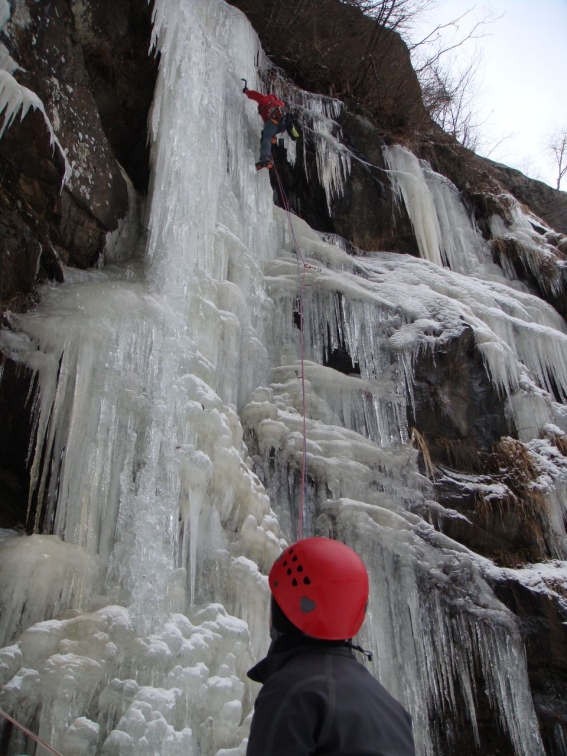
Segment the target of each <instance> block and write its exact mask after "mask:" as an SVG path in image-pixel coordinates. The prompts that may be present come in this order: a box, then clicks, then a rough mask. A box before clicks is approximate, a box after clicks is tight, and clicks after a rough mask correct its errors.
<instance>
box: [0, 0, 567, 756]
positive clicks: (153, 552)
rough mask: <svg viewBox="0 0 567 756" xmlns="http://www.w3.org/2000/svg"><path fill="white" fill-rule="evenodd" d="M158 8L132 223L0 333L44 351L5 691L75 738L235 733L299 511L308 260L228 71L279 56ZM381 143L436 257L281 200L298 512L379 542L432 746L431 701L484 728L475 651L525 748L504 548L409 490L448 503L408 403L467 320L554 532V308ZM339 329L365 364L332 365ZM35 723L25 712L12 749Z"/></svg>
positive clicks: (297, 421)
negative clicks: (490, 545)
mask: <svg viewBox="0 0 567 756" xmlns="http://www.w3.org/2000/svg"><path fill="white" fill-rule="evenodd" d="M155 15H156V18H155V30H154V43H155V46H156V48H157V49H158V50H159V51H160V53H161V63H160V73H159V79H158V85H157V90H156V94H155V100H154V104H153V109H152V113H151V137H152V165H153V176H152V183H151V193H150V198H149V201H148V208H147V223H146V225H147V241H146V243H145V245H144V247H143V249H139V250H137V251H136V250H133V249H129V248H127V247H125V245H126V244H127V243H131V242H130V241H129V239H131V237H129V236H128V235H127V233H126V232H125V233H124V236H123V237H122V241H121V240H120V239H113V240H112V247H111V248H109V252H108V254H107V263H108V264H107V265H106V267H104V268H103V269H97V270H90V271H87V272H79V271H75V270H71V269H68V270H67V271H66V281H65V283H63V284H61V285H46V286H45V287H44V288H43V290H42V296H41V304H40V305H39V306H38V308H37V309H36V310H34V311H33V312H30V313H29V314H26V315H21V316H12V330H10V331H2V332H0V341H1V346H2V348H3V349H4V350H5V351H7V352H8V353H9V354H10V355H11V357H12V358H13V359H15V360H17V361H19V362H21V363H24V364H26V365H28V366H29V367H31V368H32V369H33V370H34V371H35V373H36V375H37V382H38V386H39V390H38V392H37V393H36V394H35V398H34V402H35V405H34V423H35V426H34V436H35V439H36V443H35V445H34V447H33V449H32V450H31V456H30V465H31V469H32V481H33V495H32V497H31V499H30V511H31V512H32V514H33V516H34V517H35V521H36V523H37V524H38V526H41V528H42V532H43V533H45V535H32V536H22V535H19V534H17V533H7V534H5V535H6V537H5V538H4V539H3V540H2V541H1V544H0V565H1V578H0V601H1V603H2V607H3V612H2V618H1V620H0V634H1V641H2V644H1V645H3V646H4V648H2V649H1V650H0V674H1V680H0V684H2V685H3V687H2V688H1V690H0V707H1V708H3V709H5V710H7V711H9V712H14V714H15V715H16V716H17V718H18V719H19V720H20V721H21V722H22V723H23V724H25V725H27V726H29V727H31V728H32V729H34V731H36V732H38V734H39V735H40V737H42V738H43V739H45V740H47V741H48V742H49V743H51V744H52V745H53V746H54V747H55V748H57V749H58V750H60V751H61V752H62V753H63V754H64V756H83V755H87V754H88V755H92V756H95V754H102V755H103V756H134V754H135V755H136V756H156V755H157V754H161V755H162V756H189V755H190V754H193V756H229V755H230V756H237V754H240V755H241V756H242V755H243V754H244V753H245V749H246V737H247V733H248V728H249V722H250V714H251V708H252V705H253V699H254V696H255V694H256V692H257V686H256V685H255V684H254V683H251V682H250V681H249V680H248V679H247V678H246V675H245V672H246V669H247V668H248V667H249V666H251V665H252V663H253V662H254V661H255V660H257V659H258V658H260V656H261V655H262V654H263V653H264V652H265V650H266V647H267V643H268V632H267V621H268V620H267V611H268V595H269V589H268V586H267V578H266V577H265V576H266V574H267V570H268V569H269V567H270V565H271V564H272V562H273V560H274V559H275V558H276V556H277V555H278V554H279V553H280V551H281V549H282V548H283V546H284V545H285V543H286V542H289V541H290V540H292V539H294V538H295V537H296V535H297V519H298V506H299V478H300V471H301V455H302V400H301V383H300V381H299V380H298V375H299V371H300V370H301V364H300V362H299V340H298V329H297V324H296V321H297V296H298V278H297V262H296V259H295V255H294V250H293V243H292V239H291V238H290V234H289V229H288V227H287V220H286V217H285V214H284V212H283V211H282V210H280V209H279V208H277V207H276V206H275V205H274V203H273V195H272V190H271V187H270V182H269V178H268V175H267V171H263V172H261V173H260V174H257V173H256V171H255V170H254V162H255V159H256V151H257V147H258V142H259V135H260V127H261V123H260V121H259V119H258V116H257V113H256V109H255V107H254V104H253V103H251V102H249V101H248V100H247V99H246V98H244V97H243V96H242V94H241V83H240V77H241V76H246V77H247V78H248V81H249V85H250V86H251V87H254V86H255V87H257V88H261V86H262V81H261V79H260V78H256V76H257V73H256V71H255V62H256V61H257V60H260V62H261V63H262V61H264V64H266V65H267V63H266V61H265V60H264V58H263V53H262V51H261V49H260V46H259V41H258V39H257V36H256V34H255V33H254V31H253V29H252V28H251V26H250V25H249V23H248V21H247V20H246V18H245V17H244V15H242V14H241V13H240V12H239V11H237V10H235V9H234V8H233V7H231V6H229V5H227V4H226V3H224V2H223V0H156V3H155ZM282 86H283V84H282ZM290 91H291V90H290ZM288 96H290V97H291V96H294V97H295V102H297V103H298V105H299V106H301V107H302V108H303V109H304V111H305V113H306V114H308V116H306V117H309V118H310V119H311V120H310V123H311V124H312V126H313V129H314V131H315V135H316V138H317V139H319V140H320V150H321V153H320V160H319V167H320V178H321V181H322V183H323V185H324V187H325V189H326V192H327V200H328V202H329V203H330V202H331V200H332V198H333V197H334V196H336V195H337V193H339V192H340V191H341V187H342V182H344V181H345V180H346V178H347V177H348V173H349V167H350V162H349V161H350V160H351V157H350V156H349V155H348V153H347V151H346V150H345V149H344V148H343V147H342V146H341V145H340V143H339V136H340V133H339V130H338V126H337V124H336V123H335V120H334V119H335V118H336V117H337V115H338V111H337V110H336V108H337V107H338V106H337V105H335V104H334V101H329V99H328V98H318V97H316V96H313V95H308V93H300V92H297V91H295V94H293V92H292V93H291V94H289V91H288ZM290 155H292V153H291V152H290ZM388 160H389V168H390V171H391V172H392V174H396V175H397V176H398V177H400V176H401V178H400V179H399V183H398V187H399V193H400V197H402V198H403V201H404V202H405V203H406V206H407V208H408V212H409V214H410V217H411V220H412V223H413V224H414V229H415V233H416V236H417V238H418V241H419V244H420V250H421V251H422V258H423V259H417V258H410V257H407V256H400V255H396V254H393V253H381V252H376V253H374V254H370V255H367V256H365V257H355V256H354V257H353V256H349V255H347V254H346V252H344V251H343V250H341V249H340V248H339V247H338V246H335V245H330V244H328V243H326V242H325V241H323V240H322V238H321V236H320V235H319V234H317V233H316V232H315V231H313V230H312V229H310V228H309V227H308V226H307V224H305V223H304V222H303V221H301V220H300V219H298V218H296V217H294V218H293V226H294V230H295V234H296V236H297V238H298V240H299V243H300V245H301V249H302V251H303V254H304V255H305V257H306V259H307V261H308V262H309V263H310V264H311V265H312V266H313V267H312V268H309V269H308V270H307V272H306V294H305V302H304V312H305V323H306V342H305V344H306V362H305V365H304V369H305V379H306V386H307V465H308V467H307V473H308V480H309V496H308V508H309V522H310V523H311V533H310V534H311V535H314V534H317V535H328V536H332V537H338V538H340V539H341V540H344V541H345V542H347V543H349V544H350V545H351V546H353V548H355V549H356V550H357V551H358V552H359V553H360V554H361V555H362V557H363V558H364V560H365V562H366V564H367V566H368V568H369V571H370V579H371V601H370V607H369V616H368V619H367V621H366V623H365V625H364V626H363V630H362V633H361V642H362V643H363V644H365V645H367V646H369V647H371V648H372V650H373V652H374V659H375V661H374V662H373V663H372V669H373V672H374V673H375V674H376V675H377V676H378V677H379V678H380V680H381V681H382V682H383V683H384V685H385V686H386V687H387V688H388V689H389V690H390V691H391V692H392V694H393V695H395V696H397V697H398V698H399V699H400V701H401V702H402V703H403V704H404V705H405V706H406V707H407V708H408V709H409V710H410V711H411V713H412V715H413V718H414V727H415V738H416V743H417V745H418V754H419V756H434V755H435V754H436V753H437V752H438V750H437V742H438V736H439V733H438V731H436V729H435V727H434V726H432V725H431V721H433V720H436V721H437V722H438V723H439V722H441V726H442V724H443V717H444V715H449V714H454V713H455V712H457V711H460V712H461V713H462V714H463V717H464V720H465V721H466V722H467V723H468V726H469V727H470V731H471V733H472V736H471V737H473V738H474V734H475V733H477V731H478V728H477V703H478V699H477V685H478V679H482V681H483V684H484V686H485V693H486V696H487V699H488V701H489V704H490V706H491V708H492V709H493V710H494V711H496V712H497V716H498V718H499V721H500V723H501V727H502V730H503V731H504V732H506V733H507V734H508V736H509V738H510V741H511V743H512V745H513V748H514V750H515V753H516V754H517V756H539V755H541V754H543V753H544V751H543V746H542V744H541V740H540V735H539V731H538V724H537V719H536V716H535V712H534V707H533V703H532V700H531V694H530V689H529V684H528V680H527V672H526V664H525V659H524V650H523V644H522V640H521V638H520V633H519V630H518V628H517V626H516V624H515V620H514V617H513V615H512V614H511V613H510V612H509V611H508V610H507V609H506V608H505V607H504V606H503V605H502V604H501V603H500V602H499V601H498V600H497V598H496V597H495V595H494V593H493V592H492V590H491V589H490V588H489V586H488V583H487V580H486V578H487V576H489V575H490V574H492V573H493V571H494V570H495V569H496V568H495V567H494V565H493V564H492V563H491V562H490V561H489V560H487V559H483V558H481V557H479V556H477V555H475V554H474V553H472V552H470V551H469V550H467V549H466V548H464V547H463V546H460V545H459V544H457V543H455V542H454V541H451V540H450V539H449V538H447V537H446V536H444V535H442V534H441V533H439V532H437V531H436V530H435V529H434V528H433V527H432V526H431V524H429V522H426V521H425V520H424V519H422V517H421V516H419V514H417V513H416V512H417V511H425V510H426V509H427V508H428V507H435V506H439V505H436V504H435V502H433V501H432V498H433V488H432V484H431V482H430V481H429V480H428V479H427V478H426V477H424V476H423V475H422V474H420V472H419V469H418V464H417V451H416V450H414V449H413V448H412V446H411V444H410V441H409V436H410V432H409V429H408V427H407V407H408V404H409V403H411V402H412V377H413V373H412V369H413V365H414V360H415V357H416V355H417V354H418V353H419V352H420V350H431V351H433V352H434V351H435V349H436V345H437V344H441V343H443V341H444V340H446V339H448V338H451V337H452V336H455V335H458V334H459V333H461V332H462V331H463V329H465V328H470V329H472V331H473V333H474V338H475V341H476V344H477V345H478V347H479V349H480V350H481V353H482V356H483V358H484V360H485V363H486V366H487V370H488V371H489V374H490V376H491V379H492V380H493V382H494V384H495V385H496V386H497V388H498V390H499V391H501V392H502V395H504V396H506V397H507V401H508V405H509V414H510V417H511V418H512V419H515V420H516V426H517V427H518V428H522V429H523V433H524V434H525V439H524V440H526V441H530V440H532V439H538V443H540V446H539V447H538V450H537V451H538V453H539V454H540V456H541V458H542V460H547V462H548V464H549V468H548V471H547V472H548V476H547V479H546V480H547V486H548V492H549V501H550V517H549V525H548V529H549V538H550V540H551V541H553V543H554V548H555V549H556V553H557V557H558V558H561V559H565V558H566V556H567V545H566V544H565V536H564V532H563V533H561V529H560V527H559V523H560V521H561V517H562V516H563V515H564V513H565V497H561V496H558V495H555V494H556V492H557V491H558V490H562V491H564V490H565V485H566V481H567V470H566V469H565V468H564V467H561V466H560V465H559V464H558V463H557V464H555V467H554V468H553V469H552V460H551V457H550V452H549V450H548V449H547V447H546V446H545V443H544V442H543V441H542V440H541V439H540V435H541V434H542V433H543V431H544V428H545V427H547V426H550V425H551V426H553V427H554V428H558V429H560V430H561V431H563V432H565V431H567V412H566V411H565V407H564V405H562V404H559V403H557V402H554V401H553V400H552V398H551V397H550V396H549V391H550V390H551V383H552V382H553V384H554V386H557V387H559V389H560V391H561V393H562V396H563V398H565V396H566V392H567V334H566V332H565V326H564V323H563V321H562V319H561V318H560V317H559V316H558V315H557V313H555V311H554V310H553V309H552V308H551V307H549V306H548V305H546V304H545V303H543V302H542V301H541V300H539V299H537V298H536V297H534V296H532V295H531V294H529V293H527V292H525V291H522V290H518V288H517V287H516V288H511V287H510V286H509V285H508V284H509V281H507V279H506V278H505V277H504V276H503V275H500V274H499V273H498V271H499V269H498V270H496V266H493V264H492V263H491V262H490V261H489V260H488V258H487V256H486V252H485V250H484V249H483V247H482V244H481V243H480V241H479V237H478V234H477V233H476V231H475V229H474V227H473V225H472V223H471V221H470V218H469V217H468V215H467V213H466V210H465V208H464V207H463V206H462V205H461V204H459V201H458V198H457V197H456V194H455V192H454V191H453V190H454V187H452V185H449V184H448V182H446V180H442V179H441V178H438V177H436V175H433V172H431V171H428V170H427V169H425V172H424V166H423V165H418V163H417V160H416V158H414V157H413V156H412V155H411V154H410V153H408V152H407V151H405V150H402V148H391V151H390V153H389V158H388ZM440 208H444V210H443V211H441V209H440ZM457 226H458V228H459V233H454V232H455V228H456V227H457ZM449 236H451V237H453V238H454V241H453V242H452V243H451V244H450V243H449V242H448V238H449ZM134 253H136V254H134ZM129 255H130V256H129ZM444 264H447V265H448V266H449V267H442V266H443V265H444ZM338 347H341V348H343V349H345V350H346V351H347V352H348V354H349V355H350V357H351V359H352V361H353V366H354V364H355V363H356V365H357V366H358V373H357V374H351V375H345V374H343V373H338V372H337V371H335V370H333V369H332V368H331V367H328V366H326V365H325V355H328V354H329V353H331V352H332V351H333V350H334V349H337V348H338ZM354 372H355V371H354V370H353V373H354ZM542 486H543V483H542ZM561 486H563V488H561ZM420 507H421V510H420ZM6 644H9V645H6ZM449 738H450V735H449ZM29 748H31V746H30V744H29V743H27V742H26V740H25V738H24V736H23V735H20V734H19V733H17V732H14V734H13V735H12V737H11V741H10V745H9V753H10V754H12V755H13V756H16V754H23V753H27V752H28V750H26V749H29Z"/></svg>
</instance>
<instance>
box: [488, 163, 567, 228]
mask: <svg viewBox="0 0 567 756" xmlns="http://www.w3.org/2000/svg"><path fill="white" fill-rule="evenodd" d="M477 160H478V161H479V163H480V164H482V165H484V166H486V169H487V170H488V171H489V172H490V173H491V174H492V175H493V176H494V177H495V178H496V179H497V180H498V181H499V182H500V183H501V184H502V186H503V187H504V188H505V189H507V190H508V191H509V192H510V193H511V194H512V195H513V196H514V197H515V198H516V199H517V200H519V201H520V202H522V203H523V204H524V205H526V206H527V207H529V208H530V210H532V211H533V212H534V213H535V214H536V215H538V216H539V217H540V218H541V219H542V220H544V221H545V222H546V223H548V224H549V225H550V226H551V228H553V229H555V230H556V231H561V232H562V233H563V234H567V193H565V192H561V191H558V190H557V189H553V188H552V187H551V186H548V185H547V184H544V183H543V181H537V180H536V179H531V178H528V177H527V176H525V175H524V174H523V173H522V172H521V171H518V170H516V169H515V168H510V167H509V166H507V165H503V164H502V163H494V162H493V161H492V160H488V159H487V158H480V157H477ZM542 230H543V229H542Z"/></svg>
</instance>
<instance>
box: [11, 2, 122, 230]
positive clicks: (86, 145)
mask: <svg viewBox="0 0 567 756" xmlns="http://www.w3.org/2000/svg"><path fill="white" fill-rule="evenodd" d="M27 12H28V14H29V22H28V23H27V24H26V25H25V26H24V25H17V24H9V32H10V41H11V44H12V47H13V49H12V50H11V52H12V54H13V57H14V58H15V59H16V61H17V62H18V63H19V64H20V65H21V66H22V69H24V70H19V71H17V72H16V73H15V77H16V78H17V80H18V82H19V83H20V84H23V85H24V86H26V87H27V88H28V89H31V90H32V92H35V93H36V94H37V95H38V97H39V98H40V100H41V101H42V103H43V104H44V107H45V110H46V113H47V116H48V118H49V120H50V122H51V124H52V125H53V128H54V131H55V134H56V135H57V138H58V139H59V142H60V143H61V146H62V147H63V149H64V150H65V152H66V154H67V160H68V162H69V165H70V168H71V173H70V175H69V176H68V178H67V182H66V188H67V189H68V191H69V192H70V193H71V194H72V195H73V198H74V199H75V201H76V203H77V204H78V205H79V206H80V207H83V208H84V209H86V210H87V211H88V212H89V213H90V214H91V215H92V216H93V218H94V219H96V220H97V221H98V222H99V223H100V224H101V225H102V227H103V228H104V229H105V230H106V231H114V230H115V229H116V228H117V226H118V221H119V220H120V219H121V218H123V217H124V216H125V215H126V210H127V208H128V193H127V189H126V183H125V181H124V178H123V176H122V173H121V171H120V167H119V166H118V163H117V162H116V160H115V158H114V156H113V154H112V150H111V148H110V145H109V144H108V140H107V138H106V135H105V134H104V131H103V129H102V125H101V123H100V117H99V114H98V111H97V108H96V104H95V102H94V99H93V97H92V94H91V92H90V89H89V77H88V74H87V72H86V69H85V65H84V59H83V52H82V49H81V46H80V45H79V43H78V41H77V37H76V32H75V28H74V19H73V15H72V13H71V10H70V8H69V5H68V4H67V2H65V0H40V1H39V2H33V3H28V4H27ZM38 51H41V53H40V54H39V55H38Z"/></svg>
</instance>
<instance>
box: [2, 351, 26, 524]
mask: <svg viewBox="0 0 567 756" xmlns="http://www.w3.org/2000/svg"><path fill="white" fill-rule="evenodd" d="M0 371H1V372H2V382H1V383H0V417H1V418H2V422H1V423H0V528H9V529H14V528H23V527H24V526H25V523H26V519H27V507H28V495H29V487H30V478H29V469H28V465H27V458H28V453H29V448H30V440H31V439H30V433H31V427H32V423H31V414H32V405H33V402H32V400H31V399H32V396H33V390H32V388H33V384H34V373H33V371H32V370H30V369H29V368H27V367H25V366H24V365H20V364H18V363H16V362H14V361H13V360H11V359H9V358H7V357H5V356H4V355H0Z"/></svg>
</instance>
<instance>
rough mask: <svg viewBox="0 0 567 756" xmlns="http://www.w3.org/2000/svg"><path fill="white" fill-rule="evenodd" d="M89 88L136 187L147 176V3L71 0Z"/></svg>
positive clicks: (154, 62)
mask: <svg viewBox="0 0 567 756" xmlns="http://www.w3.org/2000/svg"><path fill="white" fill-rule="evenodd" d="M71 8H72V10H73V15H74V17H75V28H76V33H77V37H78V40H79V42H80V43H81V46H82V50H83V55H84V62H85V68H86V70H87V73H88V75H89V86H90V91H91V94H92V96H93V97H94V100H95V102H96V105H97V108H98V113H99V115H100V119H101V123H102V127H103V129H104V132H105V134H106V136H107V138H108V141H109V143H110V146H111V147H112V151H113V153H114V155H115V157H116V158H117V160H118V162H119V163H120V165H121V166H122V167H123V168H124V169H125V171H126V173H127V174H128V176H129V177H130V179H131V180H132V182H133V184H134V186H135V187H136V189H137V190H138V191H140V192H144V193H145V192H147V190H148V184H149V178H150V160H149V143H148V129H147V122H148V112H149V109H150V106H151V103H152V98H153V93H154V89H155V82H156V78H157V70H158V62H159V58H157V57H155V56H150V55H149V49H150V43H151V26H152V24H151V13H152V4H151V3H150V2H145V1H144V2H139V1H138V0H80V2H79V1H78V0H71Z"/></svg>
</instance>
